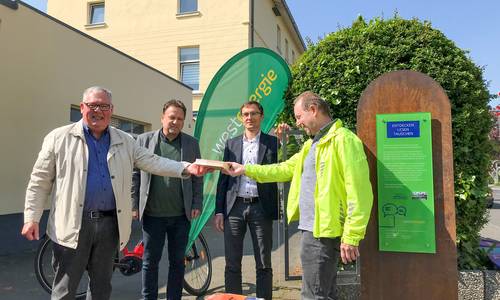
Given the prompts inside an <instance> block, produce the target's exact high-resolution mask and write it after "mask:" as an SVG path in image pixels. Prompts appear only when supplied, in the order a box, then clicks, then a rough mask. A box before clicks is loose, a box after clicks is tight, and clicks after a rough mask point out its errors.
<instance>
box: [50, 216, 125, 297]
mask: <svg viewBox="0 0 500 300" xmlns="http://www.w3.org/2000/svg"><path fill="white" fill-rule="evenodd" d="M118 239H119V237H118V223H117V220H116V216H106V217H101V218H99V219H90V218H89V217H88V215H87V216H85V215H84V217H83V219H82V227H81V228H80V233H79V236H78V245H77V248H76V249H72V248H68V247H64V246H61V245H59V244H54V253H53V257H52V265H53V267H54V270H55V277H54V283H53V289H52V297H51V299H52V300H56V299H75V293H76V290H77V288H78V284H79V283H80V279H81V278H82V276H83V273H84V272H85V270H87V272H88V276H89V287H88V290H87V300H90V299H99V300H100V299H103V300H107V299H109V298H110V296H111V277H112V275H113V261H114V257H115V255H116V251H117V250H118Z"/></svg>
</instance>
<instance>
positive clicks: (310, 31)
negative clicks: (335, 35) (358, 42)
mask: <svg viewBox="0 0 500 300" xmlns="http://www.w3.org/2000/svg"><path fill="white" fill-rule="evenodd" d="M287 4H288V6H289V8H290V10H291V12H292V14H293V16H294V19H295V22H296V23H297V25H298V27H299V30H300V32H301V34H302V36H303V37H304V38H305V37H309V38H311V40H312V41H314V42H316V41H317V40H318V38H321V37H323V36H325V35H326V34H328V33H330V32H334V31H336V30H337V29H338V28H339V27H349V26H350V25H351V24H352V21H353V20H355V19H356V18H357V16H358V15H361V16H363V18H365V20H369V19H373V18H375V17H384V18H390V17H392V16H393V15H394V12H396V11H397V12H398V14H399V16H401V17H402V18H405V19H411V18H413V17H416V18H418V19H420V20H428V21H431V23H432V26H433V27H434V28H436V29H439V30H440V31H442V32H443V33H444V34H445V35H446V36H447V37H448V38H449V39H451V40H452V41H454V42H455V44H456V45H457V46H458V47H460V48H461V49H464V50H468V51H469V56H470V57H471V58H472V60H473V61H474V63H475V64H476V65H478V66H481V67H484V68H485V71H484V78H485V79H486V80H487V81H489V82H490V83H489V90H490V93H492V94H498V92H500V18H499V17H498V15H499V14H500V1H499V0H477V1H468V0H454V1H453V0H376V1H374V0H364V1H361V0H347V1H339V0H287ZM499 103H500V101H499V100H498V99H497V100H495V101H494V102H492V105H498V104H499Z"/></svg>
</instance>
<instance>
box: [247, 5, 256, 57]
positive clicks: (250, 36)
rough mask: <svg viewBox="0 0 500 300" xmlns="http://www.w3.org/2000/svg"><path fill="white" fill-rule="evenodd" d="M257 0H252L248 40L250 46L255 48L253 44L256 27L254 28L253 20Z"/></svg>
mask: <svg viewBox="0 0 500 300" xmlns="http://www.w3.org/2000/svg"><path fill="white" fill-rule="evenodd" d="M254 1H255V0H250V24H249V25H250V26H248V30H249V33H248V41H249V43H248V44H249V48H253V44H254V41H253V34H254V33H253V32H254V28H253V22H254V9H255V3H254Z"/></svg>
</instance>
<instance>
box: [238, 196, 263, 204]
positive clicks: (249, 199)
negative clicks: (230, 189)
mask: <svg viewBox="0 0 500 300" xmlns="http://www.w3.org/2000/svg"><path fill="white" fill-rule="evenodd" d="M236 200H241V201H243V203H256V202H258V201H259V197H248V198H245V197H236Z"/></svg>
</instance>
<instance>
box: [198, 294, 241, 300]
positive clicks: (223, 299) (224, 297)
mask: <svg viewBox="0 0 500 300" xmlns="http://www.w3.org/2000/svg"><path fill="white" fill-rule="evenodd" d="M246 298H247V297H246V296H243V295H236V294H215V295H211V296H208V297H206V298H205V299H206V300H245V299H246Z"/></svg>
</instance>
